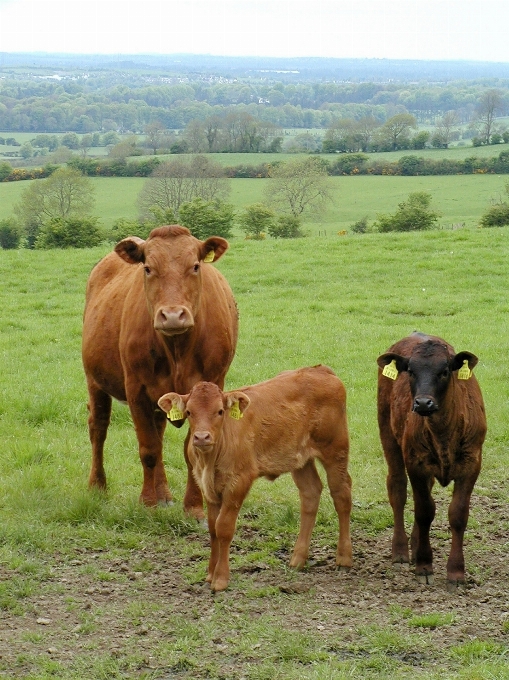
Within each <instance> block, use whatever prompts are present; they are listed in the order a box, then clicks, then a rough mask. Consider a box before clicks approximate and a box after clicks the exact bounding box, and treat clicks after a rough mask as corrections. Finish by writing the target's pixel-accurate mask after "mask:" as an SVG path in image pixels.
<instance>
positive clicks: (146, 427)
mask: <svg viewBox="0 0 509 680" xmlns="http://www.w3.org/2000/svg"><path fill="white" fill-rule="evenodd" d="M128 399H129V398H128ZM129 407H130V409H131V415H132V418H133V423H134V427H135V429H136V436H137V438H138V447H139V454H140V460H141V464H142V466H143V487H142V489H141V494H140V502H142V503H144V504H145V505H148V506H153V505H157V504H158V503H169V502H170V501H171V500H172V496H171V493H170V489H169V487H168V481H167V479H166V472H165V470H164V464H163V434H164V429H165V425H166V417H165V415H164V414H163V413H162V412H161V411H158V410H156V408H155V406H154V404H153V403H152V402H151V401H150V399H148V397H146V396H144V395H138V396H137V398H136V399H129Z"/></svg>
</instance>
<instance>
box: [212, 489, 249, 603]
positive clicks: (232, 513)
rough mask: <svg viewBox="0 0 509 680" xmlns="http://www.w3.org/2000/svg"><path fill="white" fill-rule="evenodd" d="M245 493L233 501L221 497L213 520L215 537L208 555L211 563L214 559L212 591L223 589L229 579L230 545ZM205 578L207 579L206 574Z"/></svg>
mask: <svg viewBox="0 0 509 680" xmlns="http://www.w3.org/2000/svg"><path fill="white" fill-rule="evenodd" d="M246 493H247V492H246ZM245 495H246V494H244V495H243V496H242V498H240V499H238V496H237V498H236V500H235V501H234V502H232V500H231V499H229V500H226V499H223V503H222V505H221V508H220V510H219V513H218V515H217V519H216V522H215V538H214V540H213V541H211V543H212V545H211V556H210V560H211V565H212V562H213V561H214V560H215V565H214V572H213V574H212V578H211V579H210V588H211V590H212V591H214V592H218V591H220V590H225V588H227V587H228V583H229V581H230V545H231V542H232V539H233V535H234V533H235V526H236V523H237V517H238V514H239V511H240V508H241V506H242V501H243V500H244V498H245ZM211 537H212V533H211ZM211 565H210V566H209V569H210V568H211ZM207 580H209V577H208V576H207Z"/></svg>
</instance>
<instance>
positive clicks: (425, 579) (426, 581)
mask: <svg viewBox="0 0 509 680" xmlns="http://www.w3.org/2000/svg"><path fill="white" fill-rule="evenodd" d="M415 576H416V578H417V582H418V583H422V585H424V586H432V585H433V583H434V578H433V574H416V575H415Z"/></svg>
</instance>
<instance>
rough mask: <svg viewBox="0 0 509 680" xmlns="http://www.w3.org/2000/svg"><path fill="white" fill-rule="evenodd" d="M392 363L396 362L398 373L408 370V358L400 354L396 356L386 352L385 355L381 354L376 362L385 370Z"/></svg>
mask: <svg viewBox="0 0 509 680" xmlns="http://www.w3.org/2000/svg"><path fill="white" fill-rule="evenodd" d="M392 361H394V362H395V364H396V368H397V370H398V373H402V372H403V371H406V370H408V358H407V357H402V356H400V355H399V354H394V352H386V353H385V354H381V355H380V356H379V357H378V359H377V360H376V363H377V364H378V365H379V366H380V368H381V369H382V370H383V369H384V368H385V367H386V366H388V365H389V364H390V363H391V362H392Z"/></svg>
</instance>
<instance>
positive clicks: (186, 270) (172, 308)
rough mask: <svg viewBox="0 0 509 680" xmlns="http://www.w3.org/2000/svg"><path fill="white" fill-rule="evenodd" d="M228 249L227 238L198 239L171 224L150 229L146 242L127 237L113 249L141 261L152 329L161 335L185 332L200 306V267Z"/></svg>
mask: <svg viewBox="0 0 509 680" xmlns="http://www.w3.org/2000/svg"><path fill="white" fill-rule="evenodd" d="M227 249H228V241H226V240H225V239H224V238H221V237H219V236H211V237H210V238H208V239H207V240H206V241H200V240H199V239H197V238H195V237H194V236H192V235H191V233H190V231H189V230H188V229H186V228H185V227H180V226H178V225H172V226H167V227H159V228H157V229H154V230H153V231H151V232H150V235H149V237H148V239H147V240H146V241H144V240H143V239H140V238H138V237H136V236H129V237H128V238H125V239H123V240H122V241H120V243H117V245H116V246H115V252H116V253H117V255H119V257H121V258H122V259H123V260H125V262H127V263H129V264H140V263H141V264H142V265H143V270H144V281H145V284H144V285H145V295H146V298H147V306H148V310H149V312H150V314H151V316H152V318H153V323H154V328H155V330H157V331H159V332H160V333H162V334H163V335H167V336H174V335H180V334H182V333H185V332H186V331H188V330H189V329H190V328H192V327H193V326H194V323H195V318H196V315H197V313H198V311H199V307H200V296H201V290H202V275H201V270H202V266H203V263H204V262H215V261H216V260H218V259H219V258H220V257H221V255H223V253H224V252H225V251H226V250H227ZM205 266H207V265H205Z"/></svg>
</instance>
